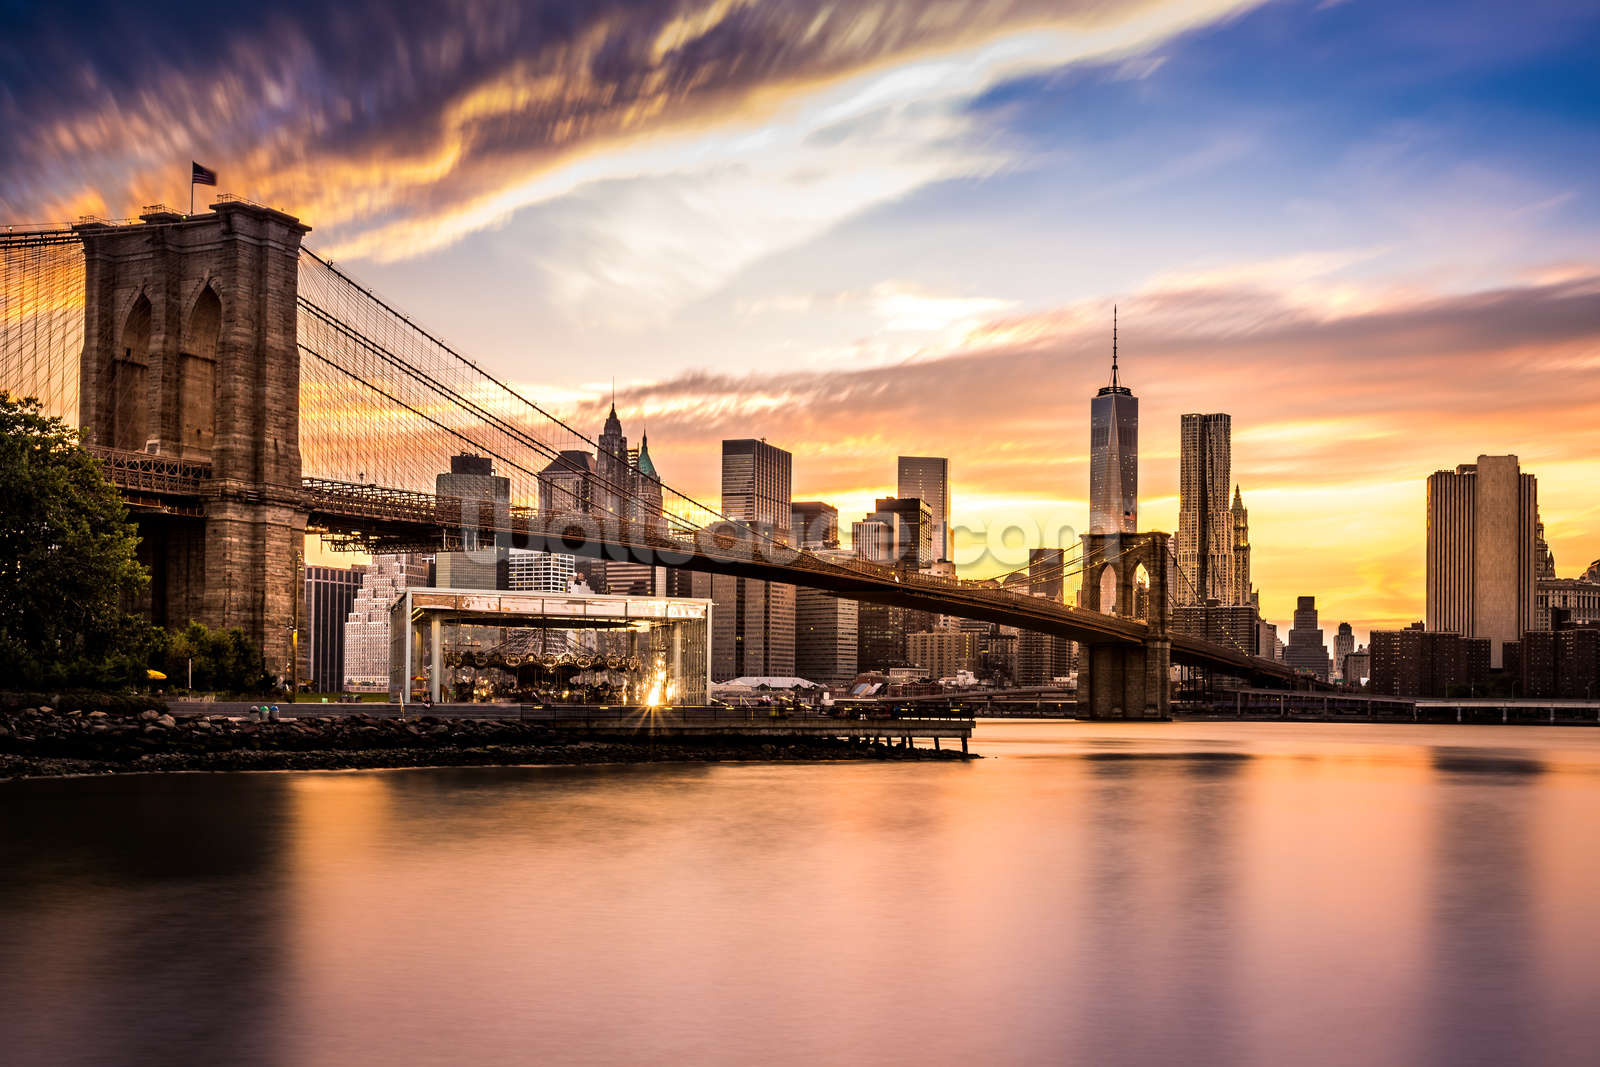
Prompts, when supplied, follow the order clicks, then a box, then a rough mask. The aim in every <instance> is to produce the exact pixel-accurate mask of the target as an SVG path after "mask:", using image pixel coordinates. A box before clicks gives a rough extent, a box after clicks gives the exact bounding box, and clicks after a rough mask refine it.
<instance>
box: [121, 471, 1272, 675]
mask: <svg viewBox="0 0 1600 1067" xmlns="http://www.w3.org/2000/svg"><path fill="white" fill-rule="evenodd" d="M92 451H94V452H95V453H96V454H97V455H98V456H99V457H100V458H101V459H102V461H103V462H104V463H105V465H106V470H107V474H108V476H109V477H110V478H111V480H112V481H113V483H115V484H116V485H117V486H118V487H119V488H120V489H122V491H123V494H124V497H125V498H126V499H127V501H128V504H129V507H130V508H134V509H135V510H138V511H142V512H146V513H150V512H154V513H164V514H173V515H194V514H199V513H200V510H199V505H200V502H201V501H203V500H205V499H212V498H225V499H226V498H235V497H237V498H239V499H246V500H250V501H255V502H271V503H279V504H283V505H286V506H291V507H294V508H295V509H296V510H298V511H302V512H304V513H305V514H306V515H307V527H306V528H307V531H308V532H314V533H319V534H322V535H324V536H326V537H328V538H329V539H330V540H332V541H334V542H335V543H343V544H345V545H348V546H349V547H352V548H357V549H360V550H363V551H368V552H401V551H432V550H434V549H436V548H438V546H439V545H441V544H442V543H448V542H449V541H450V540H452V539H453V540H455V541H456V542H457V543H459V540H460V537H461V535H462V533H464V532H467V531H473V532H476V533H477V534H479V535H480V536H481V535H483V534H485V533H491V532H492V533H493V534H495V535H496V538H497V540H499V541H500V543H502V544H509V545H511V546H513V547H516V548H528V549H537V550H541V551H546V552H564V553H568V554H571V555H577V556H588V557H594V558H603V559H611V560H623V561H632V562H637V563H645V564H648V565H651V566H666V567H677V568H680V569H684V570H691V571H707V572H713V573H718V574H733V575H738V576H740V577H746V578H759V579H762V580H765V581H774V582H785V583H789V584H792V585H802V586H806V587H808V588H813V589H823V590H826V591H828V592H831V593H837V594H839V595H841V596H848V597H850V598H852V599H855V600H866V601H873V602H877V603H886V604H892V605H895V606H897V607H903V608H911V609H917V610H922V611H929V612H935V613H938V614H944V615H954V616H957V617H959V618H966V619H977V620H980V621H984V622H994V623H999V624H1001V625H1004V626H1016V627H1020V628H1022V629H1025V630H1032V631H1034V632H1037V633H1045V634H1051V635H1053V636H1058V637H1065V638H1068V639H1069V640H1073V641H1079V642H1083V643H1086V644H1102V645H1103V644H1123V645H1130V646H1131V645H1138V644H1140V643H1141V642H1143V641H1144V640H1145V638H1146V634H1147V629H1146V626H1145V624H1144V623H1143V622H1141V621H1139V620H1138V619H1131V618H1125V617H1122V616H1116V615H1106V614H1103V613H1101V612H1098V611H1089V610H1086V609H1084V608H1079V607H1077V606H1075V605H1071V604H1064V603H1061V602H1059V601H1052V600H1047V599H1045V598H1043V597H1035V596H1029V595H1027V594H1025V593H1018V592H1014V591H1012V590H1008V589H1003V588H1001V587H999V586H998V585H995V584H992V583H980V582H972V581H963V580H960V579H955V578H945V577H940V576H937V575H928V574H918V573H916V572H911V571H904V570H898V569H896V568H893V567H886V566H882V565H880V564H874V563H869V562H866V561H865V560H825V559H821V558H818V557H817V556H815V555H813V554H811V553H809V552H801V551H799V550H797V549H794V548H792V547H790V546H787V545H782V544H776V543H773V542H767V541H763V540H761V539H758V538H757V537H755V536H754V535H752V534H751V533H750V531H748V530H747V529H746V528H744V527H743V526H741V525H739V524H737V523H733V522H721V523H715V524H713V525H711V526H708V527H705V528H703V529H699V530H695V531H694V532H693V533H692V535H689V534H673V533H668V532H667V531H666V530H665V529H664V528H663V527H664V525H665V524H664V523H663V524H661V525H657V524H645V523H637V522H626V521H620V520H609V519H608V520H606V521H601V520H599V519H597V518H596V517H594V516H590V515H582V514H578V515H556V516H550V517H546V516H543V515H541V514H538V513H536V512H535V511H533V510H532V509H528V508H515V507H513V508H506V507H503V506H502V507H499V508H496V507H495V506H493V505H491V504H485V503H480V502H478V501H464V500H460V499H457V498H451V497H438V496H434V495H433V494H429V493H420V492H416V491H412V490H405V489H394V488H389V487H384V486H377V485H357V484H353V483H348V482H336V481H329V480H326V479H317V478H307V479H304V481H303V484H302V485H300V486H298V487H289V486H282V487H263V486H260V485H231V484H223V483H218V482H217V481H215V480H214V479H212V478H211V472H210V469H209V467H207V466H206V465H204V464H195V463H182V462H176V461H172V460H168V459H163V458H162V457H159V456H149V455H145V454H144V453H139V452H122V451H117V450H114V449H108V448H104V447H99V446H94V447H92ZM1170 640H1171V655H1172V661H1173V662H1175V663H1180V664H1187V665H1191V666H1197V667H1208V668H1212V669H1215V670H1221V671H1225V672H1228V673H1233V674H1238V675H1241V676H1247V677H1252V678H1258V679H1271V680H1274V681H1279V682H1285V681H1293V680H1294V677H1295V675H1294V672H1293V671H1291V670H1289V669H1287V668H1286V667H1285V666H1284V665H1283V664H1281V663H1278V662H1276V661H1273V660H1267V659H1261V658H1260V657H1256V656H1250V655H1247V654H1246V653H1244V652H1241V651H1239V650H1237V649H1230V648H1226V647H1224V646H1221V645H1217V644H1214V643H1212V642H1209V641H1205V640H1202V639H1200V638H1194V637H1188V636H1183V635H1177V634H1173V635H1170Z"/></svg>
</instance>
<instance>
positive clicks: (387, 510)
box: [0, 196, 1295, 718]
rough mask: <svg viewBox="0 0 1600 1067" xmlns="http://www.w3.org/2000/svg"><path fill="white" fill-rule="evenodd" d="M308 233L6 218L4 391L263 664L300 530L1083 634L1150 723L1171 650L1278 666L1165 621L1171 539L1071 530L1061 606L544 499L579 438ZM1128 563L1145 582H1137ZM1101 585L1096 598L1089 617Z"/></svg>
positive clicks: (1238, 664)
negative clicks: (774, 587) (1069, 594)
mask: <svg viewBox="0 0 1600 1067" xmlns="http://www.w3.org/2000/svg"><path fill="white" fill-rule="evenodd" d="M308 232H310V227H309V226H306V225H304V224H303V223H301V222H300V221H299V220H298V219H295V218H293V217H291V216H289V215H286V214H284V213H282V212H279V211H275V210H273V209H271V208H267V207H264V206H261V205H258V204H253V203H250V202H248V201H245V200H242V199H239V198H235V197H228V196H224V197H222V198H220V199H219V200H218V202H217V203H215V204H213V205H211V207H210V210H208V211H206V212H205V213H202V214H195V215H184V214H179V213H176V212H171V211H168V210H166V209H165V208H164V207H161V206H159V205H157V206H155V207H152V208H148V209H146V211H145V213H144V214H142V215H141V216H140V217H139V218H138V219H135V220H119V221H105V220H98V219H84V220H82V221H80V222H79V223H77V224H73V225H60V226H32V227H22V226H17V227H10V228H7V229H6V231H5V232H4V234H3V235H0V271H3V276H0V300H3V304H0V388H3V389H4V390H5V391H7V392H9V393H12V394H13V395H22V396H36V397H38V398H39V399H40V400H41V402H42V403H43V404H44V406H45V408H46V410H47V412H48V413H50V414H54V415H59V416H61V417H63V418H65V419H67V420H68V421H69V422H74V423H76V424H77V426H78V427H79V428H80V429H81V431H82V432H83V434H84V437H85V441H86V444H87V446H88V447H89V448H90V449H91V450H92V451H93V452H94V454H95V455H97V456H98V457H99V458H100V459H101V460H102V462H103V464H104V466H105V470H106V473H107V476H108V477H109V478H110V480H111V481H112V482H113V483H114V484H115V485H116V486H117V487H118V488H119V489H120V490H121V492H122V494H123V496H124V498H125V500H126V502H127V504H128V507H129V509H130V512H131V514H132V515H133V517H134V519H135V521H136V523H137V525H138V530H139V534H140V538H141V558H142V561H143V562H144V564H145V565H146V566H147V567H148V568H149V570H150V573H151V584H150V590H149V592H148V594H147V596H146V601H145V603H143V604H142V605H141V607H142V608H143V610H144V611H145V613H146V614H148V615H149V617H150V618H151V619H152V620H153V621H155V622H157V623H160V624H163V625H173V624H181V623H182V622H185V621H187V620H188V619H191V618H192V619H197V620H200V621H202V622H205V623H207V624H208V625H213V626H227V627H232V626H239V627H241V628H243V629H244V630H245V631H246V633H248V634H250V635H251V636H252V637H253V638H254V639H255V640H257V641H258V642H259V643H260V644H261V646H262V648H263V650H264V652H265V654H266V656H267V660H268V662H269V663H272V662H287V661H288V659H289V656H290V655H291V652H290V647H291V636H290V635H291V630H292V628H293V626H294V623H295V620H296V619H298V618H300V617H301V616H300V610H301V605H300V602H299V601H300V598H302V597H303V582H302V581H301V567H302V565H303V560H304V542H305V535H306V534H307V533H313V534H318V535H321V537H322V538H323V539H324V540H325V541H327V542H330V543H331V544H333V545H335V546H340V547H346V548H350V549H353V550H360V551H367V552H385V551H402V550H419V549H422V550H433V549H439V548H451V547H462V546H471V545H481V544H485V543H490V542H491V541H492V543H494V544H496V545H500V546H510V547H517V548H531V549H542V550H546V551H556V552H565V553H571V554H574V555H580V556H593V557H601V558H607V559H614V560H626V561H633V562H639V563H646V564H651V565H660V566H669V567H677V568H684V569H688V570H699V571H711V572H720V573H729V574H736V575H740V576H745V577H752V578H761V579H767V580H772V581H778V582H787V583H792V584H795V585H801V586H809V587H813V588H818V589H823V590H826V591H828V592H831V593H835V594H838V595H840V596H846V597H851V598H854V599H857V600H866V601H878V602H885V603H890V604H895V605H899V606H902V607H906V608H915V609H920V610H924V611H929V612H936V613H940V614H946V615H954V616H959V617H963V618H970V619H979V620H985V621H990V622H996V623H1001V624H1004V625H1008V626H1016V627H1021V628H1024V629H1027V630H1032V631H1037V632H1041V633H1046V634H1051V635H1057V636H1061V637H1065V638H1069V639H1071V640H1074V641H1077V642H1079V643H1080V644H1081V646H1082V647H1083V652H1084V655H1083V659H1082V666H1081V668H1080V671H1079V684H1078V703H1079V707H1080V711H1081V713H1082V714H1084V715H1085V716H1093V717H1104V718H1110V717H1131V718H1141V717H1160V716H1164V715H1165V714H1166V713H1167V710H1168V706H1169V701H1170V676H1171V666H1172V665H1174V664H1183V665H1190V666H1194V667H1200V668H1205V669H1208V670H1211V671H1214V672H1221V673H1224V674H1229V675H1233V676H1236V677H1239V678H1243V679H1247V680H1249V681H1252V682H1254V683H1257V684H1268V685H1273V684H1276V685H1282V684H1285V683H1288V682H1292V681H1293V680H1294V677H1295V676H1294V674H1293V672H1292V671H1290V670H1289V669H1288V668H1286V667H1285V666H1284V665H1283V664H1281V663H1278V662H1275V661H1273V660H1270V659H1262V658H1260V657H1257V656H1255V655H1253V654H1252V653H1251V652H1250V651H1249V650H1247V649H1245V648H1241V647H1234V646H1230V645H1224V644H1218V643H1213V642H1210V641H1205V640H1201V639H1199V638H1195V637H1190V636H1185V635H1182V634H1174V633H1173V632H1172V631H1171V627H1170V624H1169V620H1170V610H1169V600H1170V595H1169V594H1170V593H1171V592H1172V591H1173V589H1174V588H1175V586H1174V583H1180V582H1183V581H1186V580H1187V576H1185V575H1184V574H1182V572H1181V571H1180V570H1179V569H1178V567H1177V564H1176V561H1175V559H1174V558H1173V554H1172V550H1171V545H1170V540H1171V539H1170V537H1169V536H1168V535H1167V534H1165V533H1158V532H1140V533H1135V534H1124V535H1120V536H1112V535H1085V536H1084V537H1082V538H1081V543H1080V544H1079V545H1078V546H1077V548H1076V549H1075V550H1074V551H1073V552H1072V553H1070V554H1068V557H1067V559H1066V561H1065V563H1064V565H1063V573H1064V574H1076V575H1077V576H1079V578H1080V580H1081V594H1080V595H1079V597H1078V603H1077V604H1069V603H1064V602H1062V601H1060V600H1053V599H1048V598H1042V597H1036V596H1031V595H1028V594H1027V593H1026V592H1023V591H1019V590H1017V589H1014V588H1010V587H1008V584H1007V583H1005V582H1002V581H996V580H984V581H975V580H960V579H956V578H948V577H941V576H935V575H928V574H921V573H917V572H915V571H910V570H907V569H904V568H896V567H891V566H883V565H879V564H874V563H869V562H865V561H860V560H837V559H824V558H821V557H819V556H817V555H815V554H813V553H811V552H806V551H801V550H798V549H797V548H795V547H794V546H792V545H790V544H788V543H787V540H786V538H783V537H781V536H777V535H776V534H775V533H774V532H770V531H761V530H759V529H753V528H751V527H750V526H749V525H747V524H744V523H740V522H737V521H734V520H733V519H730V518H729V517H727V516H726V515H724V514H722V513H721V512H720V511H719V510H718V509H717V508H714V507H712V506H710V505H708V504H706V503H703V502H701V501H700V500H697V499H695V498H693V497H691V496H690V495H688V494H686V493H683V492H680V491H678V490H676V489H674V488H672V487H671V486H669V485H666V484H663V485H661V499H660V502H659V504H658V503H657V502H655V501H654V500H651V501H642V500H639V499H636V498H635V490H634V488H633V487H631V486H626V485H612V484H606V485H604V486H602V488H603V489H604V490H605V491H604V492H602V493H599V494H597V498H596V499H594V500H591V501H585V502H584V504H583V505H582V506H581V507H575V508H545V509H542V510H541V509H540V508H539V507H538V506H537V502H538V496H539V492H538V490H539V485H538V477H539V472H540V471H542V470H543V469H544V468H545V467H546V466H547V465H548V464H549V463H550V462H551V461H552V460H555V459H556V458H558V457H560V456H561V455H562V453H563V452H568V451H573V450H586V451H591V452H592V451H593V450H594V448H595V442H594V440H592V439H591V438H589V437H587V436H585V435H584V434H583V433H582V432H580V431H579V430H577V429H575V428H573V427H572V426H571V425H569V424H568V423H566V422H564V421H563V420H562V419H560V418H558V417H556V416H555V415H553V414H551V413H550V412H549V411H548V410H547V409H546V408H544V407H542V406H540V404H539V403H538V401H537V400H536V399H534V398H532V397H530V396H528V395H527V393H526V391H525V390H523V389H521V388H518V387H516V386H514V385H513V384H511V383H509V382H507V381H505V380H503V379H501V378H499V377H497V376H496V375H495V374H493V373H491V372H490V371H488V370H486V369H485V368H483V367H480V366H479V365H478V364H476V363H474V362H473V361H472V360H471V359H469V358H467V356H465V355H463V354H462V353H460V352H457V351H456V350H455V349H453V348H452V347H451V346H450V345H448V344H446V343H445V342H444V341H442V340H440V339H439V338H438V337H436V336H434V335H433V334H431V333H429V332H428V330H427V329H426V328H424V327H423V326H422V325H421V324H419V323H418V322H416V321H414V320H413V319H411V318H410V317H409V316H407V315H406V314H405V313H403V312H402V311H401V310H399V309H398V308H396V307H394V306H393V305H392V304H391V303H390V302H388V301H386V300H384V299H383V298H382V297H381V296H379V295H378V294H376V293H374V292H373V291H371V290H370V289H368V288H366V287H364V286H363V285H362V284H361V283H360V282H359V281H357V280H356V279H354V278H352V277H351V276H350V275H348V274H347V273H346V272H345V271H344V270H342V269H341V268H340V267H338V266H336V265H335V264H334V263H332V262H330V261H328V260H327V259H324V258H322V257H321V256H318V255H317V254H316V253H315V252H313V251H312V250H311V249H309V248H307V247H306V246H305V245H304V244H303V243H302V239H303V238H304V236H305V235H306V234H307V233H308ZM462 452H471V453H475V454H477V455H479V456H484V457H488V458H490V459H491V460H492V461H493V463H494V465H495V470H496V473H497V474H500V475H503V476H505V477H507V478H508V479H509V480H510V486H511V493H510V497H509V502H507V503H500V504H494V503H485V502H482V501H478V500H466V499H461V498H456V497H448V496H439V495H437V494H435V493H434V492H432V491H431V490H432V488H433V486H434V484H435V483H434V477H435V475H436V474H437V473H438V472H440V471H443V470H447V469H448V468H449V457H450V456H452V455H455V454H458V453H462ZM646 505H648V506H646ZM1107 572H1109V573H1110V574H1111V575H1112V577H1111V578H1110V579H1106V577H1105V576H1106V574H1107ZM1139 573H1142V574H1144V575H1146V576H1147V577H1148V581H1149V589H1148V595H1147V596H1142V597H1135V596H1134V582H1135V575H1136V574H1139ZM1105 585H1109V586H1111V587H1112V588H1114V589H1115V590H1116V594H1115V597H1114V599H1113V600H1112V601H1111V603H1110V605H1108V606H1110V607H1111V610H1110V611H1101V610H1099V609H1100V607H1101V606H1102V599H1101V596H1102V593H1101V591H1102V588H1103V586H1105ZM1136 603H1139V604H1142V605H1144V608H1143V614H1142V617H1136V616H1134V615H1132V614H1130V612H1131V611H1132V609H1133V608H1134V606H1135V604H1136Z"/></svg>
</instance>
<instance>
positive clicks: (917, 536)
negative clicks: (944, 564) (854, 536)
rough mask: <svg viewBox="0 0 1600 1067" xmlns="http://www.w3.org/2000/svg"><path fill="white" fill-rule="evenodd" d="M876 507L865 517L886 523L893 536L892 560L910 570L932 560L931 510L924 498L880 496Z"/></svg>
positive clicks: (916, 568)
mask: <svg viewBox="0 0 1600 1067" xmlns="http://www.w3.org/2000/svg"><path fill="white" fill-rule="evenodd" d="M874 506H875V507H876V509H877V510H875V511H874V512H873V513H872V514H871V515H868V516H867V519H868V520H869V521H872V522H881V523H883V524H884V525H886V526H888V527H889V529H890V530H891V531H893V535H894V562H896V563H903V564H905V565H906V566H907V567H910V568H911V569H912V570H921V569H922V568H924V567H927V566H929V565H931V564H932V563H933V553H934V547H933V546H934V541H933V511H932V509H931V508H930V507H929V506H928V502H927V501H926V500H921V499H919V498H917V497H904V496H902V497H893V496H882V497H879V498H878V499H877V501H876V503H875V504H874Z"/></svg>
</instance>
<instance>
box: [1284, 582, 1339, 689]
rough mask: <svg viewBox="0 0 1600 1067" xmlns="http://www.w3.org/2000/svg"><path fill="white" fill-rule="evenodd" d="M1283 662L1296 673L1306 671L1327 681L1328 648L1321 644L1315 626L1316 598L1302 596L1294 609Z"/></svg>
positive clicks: (1318, 629)
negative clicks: (1292, 624) (1292, 623)
mask: <svg viewBox="0 0 1600 1067" xmlns="http://www.w3.org/2000/svg"><path fill="white" fill-rule="evenodd" d="M1283 661H1284V662H1285V663H1287V664H1288V665H1289V666H1291V667H1293V668H1294V669H1295V670H1297V671H1308V672H1310V673H1311V674H1314V675H1316V676H1317V677H1318V678H1320V679H1322V680H1323V681H1324V682H1326V681H1327V680H1328V646H1327V645H1325V644H1323V642H1322V630H1321V629H1320V628H1318V626H1317V598H1316V597H1314V596H1303V597H1301V598H1300V600H1299V603H1298V604H1297V605H1296V607H1295V609H1294V626H1293V628H1292V629H1290V631H1289V647H1288V648H1286V649H1285V650H1284V653H1283Z"/></svg>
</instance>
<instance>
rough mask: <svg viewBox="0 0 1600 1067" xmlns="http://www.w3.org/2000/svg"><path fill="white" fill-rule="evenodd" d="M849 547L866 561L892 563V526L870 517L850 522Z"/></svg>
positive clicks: (856, 555) (857, 556) (858, 557)
mask: <svg viewBox="0 0 1600 1067" xmlns="http://www.w3.org/2000/svg"><path fill="white" fill-rule="evenodd" d="M850 549H851V551H852V552H854V553H855V557H856V558H857V559H864V560H866V561H867V562H868V563H893V562H894V526H893V525H892V524H890V523H887V522H883V521H881V520H879V519H874V518H870V517H869V518H866V519H863V520H861V521H860V522H853V523H851V524H850Z"/></svg>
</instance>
